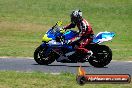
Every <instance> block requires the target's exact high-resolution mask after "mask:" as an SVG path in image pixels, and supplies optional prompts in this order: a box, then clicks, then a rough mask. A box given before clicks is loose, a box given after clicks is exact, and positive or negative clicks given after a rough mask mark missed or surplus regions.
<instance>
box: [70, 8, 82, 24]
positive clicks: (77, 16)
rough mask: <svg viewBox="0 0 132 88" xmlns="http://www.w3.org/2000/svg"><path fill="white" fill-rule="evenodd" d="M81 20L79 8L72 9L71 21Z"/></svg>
mask: <svg viewBox="0 0 132 88" xmlns="http://www.w3.org/2000/svg"><path fill="white" fill-rule="evenodd" d="M81 20H82V11H81V10H74V11H72V13H71V22H73V23H77V22H79V21H81Z"/></svg>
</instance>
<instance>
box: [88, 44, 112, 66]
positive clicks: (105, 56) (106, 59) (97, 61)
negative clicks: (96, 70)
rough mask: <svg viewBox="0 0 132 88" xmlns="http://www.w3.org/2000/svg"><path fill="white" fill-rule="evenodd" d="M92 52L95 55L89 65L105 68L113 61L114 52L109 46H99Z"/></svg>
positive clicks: (90, 59)
mask: <svg viewBox="0 0 132 88" xmlns="http://www.w3.org/2000/svg"><path fill="white" fill-rule="evenodd" d="M92 51H93V55H92V56H91V57H90V58H89V63H90V64H91V65H92V66H94V67H104V66H106V65H108V64H109V63H110V61H111V60H112V51H111V49H110V48H109V47H108V46H105V45H97V46H96V47H93V49H92Z"/></svg>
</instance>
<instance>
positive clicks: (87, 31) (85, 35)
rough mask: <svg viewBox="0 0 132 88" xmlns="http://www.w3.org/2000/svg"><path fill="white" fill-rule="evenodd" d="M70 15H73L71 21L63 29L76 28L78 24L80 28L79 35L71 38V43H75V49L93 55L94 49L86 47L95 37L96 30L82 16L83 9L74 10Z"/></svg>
mask: <svg viewBox="0 0 132 88" xmlns="http://www.w3.org/2000/svg"><path fill="white" fill-rule="evenodd" d="M70 17H71V23H70V24H69V25H67V26H64V27H63V29H65V30H67V29H71V28H75V27H76V26H77V27H78V29H79V35H78V36H77V37H75V38H73V39H71V40H70V44H73V45H75V46H74V48H75V50H77V51H82V52H84V53H86V54H88V55H89V56H91V55H92V54H93V53H92V51H91V50H88V49H86V48H84V47H85V46H86V45H88V44H89V43H90V42H91V41H92V39H93V35H94V32H93V30H92V27H91V25H90V24H89V23H88V22H87V21H86V20H85V19H84V18H83V17H82V11H81V10H74V11H72V13H71V15H70ZM78 43H79V44H78Z"/></svg>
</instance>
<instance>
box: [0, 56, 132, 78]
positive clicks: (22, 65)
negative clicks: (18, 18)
mask: <svg viewBox="0 0 132 88" xmlns="http://www.w3.org/2000/svg"><path fill="white" fill-rule="evenodd" d="M80 65H81V66H82V67H83V68H84V69H85V70H86V73H89V74H130V75H132V62H121V61H112V62H111V63H110V64H109V65H107V66H106V67H104V68H95V67H92V66H91V65H90V64H89V63H59V62H54V63H52V64H50V65H38V64H37V63H36V62H35V61H34V60H33V59H26V58H19V59H18V58H17V59H16V58H11V59H10V58H0V70H15V71H26V72H33V71H40V72H46V73H49V72H50V73H60V72H70V73H77V71H78V67H79V66H80Z"/></svg>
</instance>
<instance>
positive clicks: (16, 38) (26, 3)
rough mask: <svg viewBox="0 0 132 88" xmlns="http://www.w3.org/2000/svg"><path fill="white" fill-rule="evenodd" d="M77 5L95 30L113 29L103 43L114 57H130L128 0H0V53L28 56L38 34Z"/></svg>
mask: <svg viewBox="0 0 132 88" xmlns="http://www.w3.org/2000/svg"><path fill="white" fill-rule="evenodd" d="M78 8H79V9H81V10H82V11H83V16H84V18H86V19H87V20H88V21H89V22H90V23H91V25H92V27H93V30H94V31H95V33H98V32H99V31H113V32H115V33H116V36H115V38H114V39H113V41H112V42H108V43H105V44H106V45H108V46H110V48H111V49H112V50H113V59H114V60H132V48H131V46H132V42H131V41H132V37H131V35H132V32H131V30H132V25H131V24H132V12H131V11H132V0H83V1H82V0H78V1H76V0H66V1H63V0H37V1H36V0H0V56H16V57H17V56H24V57H32V56H33V52H34V50H35V48H36V47H37V46H39V44H40V43H41V37H42V34H43V33H45V31H46V30H48V28H50V27H51V26H52V25H54V24H55V22H56V21H58V20H62V21H63V22H64V25H66V24H67V23H69V22H70V18H69V14H70V12H71V11H72V10H74V9H78Z"/></svg>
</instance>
